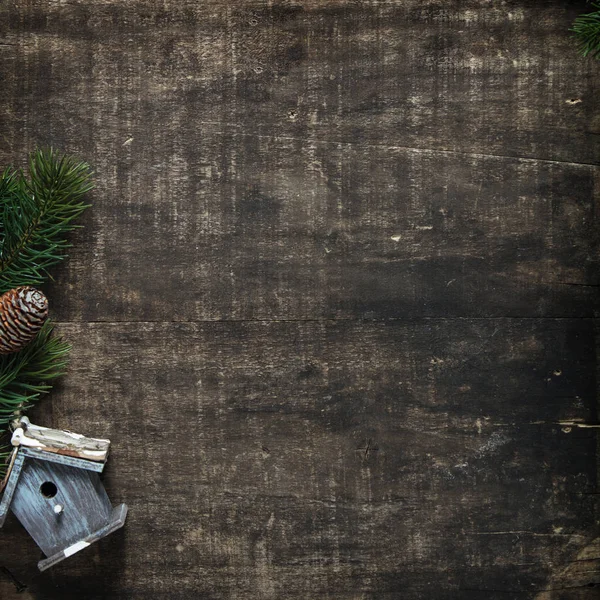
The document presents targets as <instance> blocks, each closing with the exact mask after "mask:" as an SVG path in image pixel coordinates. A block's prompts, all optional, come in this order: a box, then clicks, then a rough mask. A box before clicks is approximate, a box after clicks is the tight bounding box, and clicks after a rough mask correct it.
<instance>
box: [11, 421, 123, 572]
mask: <svg viewBox="0 0 600 600" xmlns="http://www.w3.org/2000/svg"><path fill="white" fill-rule="evenodd" d="M18 425H19V426H18V427H17V428H16V429H15V431H14V433H13V436H12V444H13V446H14V447H15V449H14V451H13V455H12V458H11V465H10V467H9V472H8V474H7V477H6V479H5V485H4V495H3V496H2V500H1V501H0V527H2V525H3V524H4V520H5V518H6V515H7V513H8V510H9V509H10V510H12V512H13V513H14V514H15V516H16V517H17V519H19V521H20V522H21V524H22V525H23V527H25V529H26V530H27V531H28V532H29V535H31V537H32V538H33V539H34V540H35V542H36V544H37V545H38V546H39V547H40V548H41V550H42V551H43V552H44V554H45V555H46V556H47V558H45V559H44V560H41V561H40V562H39V563H38V567H39V569H40V571H44V570H46V569H48V568H49V567H51V566H53V565H55V564H56V563H58V562H60V561H62V560H64V559H65V558H68V557H69V556H72V555H73V554H75V553H76V552H79V551H80V550H83V549H84V548H87V547H88V546H89V545H90V544H92V543H93V542H96V541H97V540H99V539H101V538H103V537H105V536H107V535H108V534H109V533H112V532H113V531H115V530H117V529H119V528H120V527H122V526H123V524H124V523H125V517H126V515H127V505H125V504H120V505H119V506H116V507H114V508H113V506H112V505H111V503H110V500H109V498H108V495H107V494H106V490H105V489H104V486H103V484H102V482H101V481H100V476H99V473H101V472H102V470H103V469H104V464H105V462H106V459H107V456H108V450H109V447H110V441H109V440H100V439H94V438H86V437H84V436H82V435H79V434H76V433H71V432H70V431H60V430H57V429H48V428H46V427H39V426H36V425H33V424H31V423H30V422H29V419H27V417H22V418H21V419H20V421H19V423H18Z"/></svg>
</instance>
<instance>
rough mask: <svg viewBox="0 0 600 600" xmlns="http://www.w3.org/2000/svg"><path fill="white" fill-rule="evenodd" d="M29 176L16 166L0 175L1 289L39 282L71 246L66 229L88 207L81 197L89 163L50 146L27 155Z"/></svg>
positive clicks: (87, 180)
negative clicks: (25, 175) (26, 177)
mask: <svg viewBox="0 0 600 600" xmlns="http://www.w3.org/2000/svg"><path fill="white" fill-rule="evenodd" d="M29 174H30V181H27V180H26V179H25V177H24V175H23V173H22V172H21V171H13V170H11V169H7V170H6V171H4V173H3V174H2V176H0V294H2V293H4V292H6V291H8V290H10V289H13V288H15V287H18V286H21V285H33V286H35V285H39V284H41V283H43V282H44V281H45V280H46V279H48V278H49V274H48V269H49V268H50V267H51V266H53V265H55V264H56V263H58V262H60V261H61V260H62V259H63V258H64V252H65V250H66V249H67V248H69V247H70V244H69V243H68V241H67V239H66V236H65V234H66V233H67V232H69V231H71V230H72V229H75V228H76V227H77V225H75V224H74V223H73V221H74V220H75V219H76V218H77V217H78V216H79V215H80V214H81V213H82V212H83V211H84V210H85V209H86V208H87V207H88V205H87V204H84V203H83V202H82V201H81V197H82V196H83V195H84V194H85V193H86V192H88V191H89V190H91V189H92V187H93V186H92V184H91V182H90V173H89V167H88V165H87V164H86V163H82V162H77V161H76V160H75V159H73V158H70V157H66V156H62V157H59V156H58V155H57V154H56V153H55V152H54V151H52V150H47V151H37V152H35V153H33V154H32V155H31V157H30V160H29Z"/></svg>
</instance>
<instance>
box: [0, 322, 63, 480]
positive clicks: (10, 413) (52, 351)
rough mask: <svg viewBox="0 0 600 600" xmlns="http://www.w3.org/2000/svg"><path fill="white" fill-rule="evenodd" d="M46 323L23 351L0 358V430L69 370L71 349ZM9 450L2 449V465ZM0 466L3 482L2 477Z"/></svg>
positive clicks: (0, 473)
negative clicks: (54, 334) (53, 333)
mask: <svg viewBox="0 0 600 600" xmlns="http://www.w3.org/2000/svg"><path fill="white" fill-rule="evenodd" d="M53 329H54V326H53V325H52V323H51V322H50V321H46V323H44V326H43V327H42V329H41V331H40V333H39V334H38V335H37V337H36V338H35V339H34V340H33V341H32V342H31V343H30V344H29V345H28V346H26V347H25V348H23V350H21V351H19V352H16V353H15V354H7V355H4V356H1V357H0V427H2V428H3V429H4V428H6V429H8V426H9V424H10V423H12V422H13V421H14V420H15V419H18V418H19V417H20V416H21V415H22V414H23V413H24V412H25V411H26V410H27V409H29V408H30V407H31V406H32V405H33V404H34V403H35V402H37V401H38V400H39V399H40V398H41V397H42V396H43V395H44V394H47V393H48V392H49V391H50V389H51V388H52V385H51V382H52V381H54V380H55V379H56V378H58V377H60V376H61V375H62V374H63V373H64V372H65V370H66V366H67V362H68V361H67V358H68V355H69V351H70V350H71V346H70V345H69V344H68V343H67V342H65V341H64V340H62V339H60V338H57V337H54V336H53V335H52V330H53ZM3 455H4V456H5V455H6V448H4V447H1V448H0V462H2V456H3ZM2 471H3V467H2V465H1V464H0V479H2V477H3V473H2Z"/></svg>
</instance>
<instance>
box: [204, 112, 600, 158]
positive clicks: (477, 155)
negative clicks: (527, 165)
mask: <svg viewBox="0 0 600 600" xmlns="http://www.w3.org/2000/svg"><path fill="white" fill-rule="evenodd" d="M214 124H215V123H212V122H210V121H208V122H201V123H199V125H214ZM231 126H232V127H233V126H234V125H231ZM213 133H214V134H216V135H231V136H232V137H249V138H260V139H268V140H276V141H277V140H281V141H296V142H308V143H313V144H329V145H335V146H349V147H358V148H361V147H362V148H385V149H388V150H407V151H411V152H416V153H418V152H422V153H427V152H431V153H438V154H453V155H457V156H472V157H475V158H497V159H507V160H514V161H530V162H541V163H551V164H559V165H574V166H578V167H592V168H593V169H600V164H598V163H596V162H574V161H570V160H555V159H551V158H537V157H535V156H510V155H507V154H485V153H480V152H465V151H462V150H444V149H440V148H419V147H416V146H402V145H396V144H375V143H372V142H371V143H369V142H366V143H362V142H360V143H359V142H349V141H334V140H321V139H316V138H301V137H294V136H285V135H268V134H264V133H244V132H243V131H232V132H223V131H214V132H213Z"/></svg>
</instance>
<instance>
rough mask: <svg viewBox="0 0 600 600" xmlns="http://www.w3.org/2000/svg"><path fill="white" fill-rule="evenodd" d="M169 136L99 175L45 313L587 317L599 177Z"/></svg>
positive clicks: (529, 166) (558, 169) (418, 155)
mask: <svg viewBox="0 0 600 600" xmlns="http://www.w3.org/2000/svg"><path fill="white" fill-rule="evenodd" d="M182 135H183V134H182ZM177 139H179V140H180V141H181V146H180V147H175V146H173V145H171V144H170V143H169V142H168V141H167V140H166V139H163V141H161V142H159V143H158V147H160V148H165V145H167V146H168V148H169V150H168V151H167V152H168V153H169V155H170V157H171V158H170V159H169V161H168V163H165V162H164V161H163V160H162V158H159V157H156V158H155V162H147V161H142V162H138V161H134V160H131V161H128V162H127V165H128V166H126V167H125V168H124V170H123V171H122V172H121V173H119V171H114V170H113V169H112V168H111V167H110V165H109V164H108V163H104V164H101V165H98V168H99V169H100V170H101V172H102V176H100V177H98V185H99V190H98V191H97V193H96V194H95V196H94V199H93V203H94V207H93V209H92V212H91V214H90V215H89V216H88V222H87V228H86V230H85V233H84V234H83V237H82V238H81V239H79V240H78V243H77V244H76V246H75V248H74V250H73V253H72V260H71V262H70V263H69V265H68V266H67V267H66V268H65V270H63V271H61V273H60V275H59V277H58V279H57V282H58V283H57V285H56V286H55V287H54V288H53V289H51V290H50V291H49V296H50V297H51V298H54V299H55V303H56V304H55V306H57V305H58V307H59V313H58V316H59V318H61V319H63V320H92V321H99V320H100V321H121V320H148V321H156V320H177V321H187V320H214V319H312V318H356V317H359V318H375V319H381V318H397V317H409V316H517V317H521V316H558V317H564V316H569V317H570V316H588V317H589V316H593V315H594V314H596V313H597V312H598V309H599V308H600V303H599V294H598V285H599V283H600V279H599V278H598V274H599V273H600V252H598V248H599V241H600V227H599V223H598V214H599V213H598V210H597V207H596V201H597V199H598V198H599V197H600V196H599V195H598V192H597V191H596V190H595V186H596V185H597V183H596V182H597V181H600V169H599V168H594V167H588V166H578V165H561V164H556V163H547V162H538V161H523V160H514V159H505V158H500V159H499V158H493V157H491V158H490V157H469V156H467V157H465V156H456V155H451V154H443V153H437V152H429V151H427V152H421V151H417V152H415V151H412V150H402V149H394V148H369V149H364V148H355V147H353V146H338V145H335V144H312V143H309V144H306V143H305V142H303V141H301V140H282V139H264V138H260V139H258V138H255V137H252V136H229V135H224V134H221V133H214V132H212V131H210V130H206V129H205V130H204V132H203V133H202V136H201V139H197V140H196V139H189V138H185V136H184V138H183V139H182V138H177ZM132 145H133V143H132ZM127 152H129V150H128V151H127ZM598 189H600V187H599V188H598ZM73 290H80V292H79V293H78V294H77V295H76V296H74V295H73Z"/></svg>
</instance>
